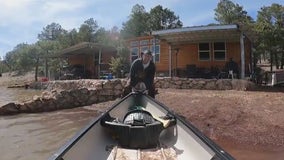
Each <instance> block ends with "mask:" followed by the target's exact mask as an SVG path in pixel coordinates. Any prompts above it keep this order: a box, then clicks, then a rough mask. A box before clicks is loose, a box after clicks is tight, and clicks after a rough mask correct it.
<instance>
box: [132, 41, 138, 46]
mask: <svg viewBox="0 0 284 160" xmlns="http://www.w3.org/2000/svg"><path fill="white" fill-rule="evenodd" d="M138 45H139V42H138V41H132V42H130V47H137V46H138Z"/></svg>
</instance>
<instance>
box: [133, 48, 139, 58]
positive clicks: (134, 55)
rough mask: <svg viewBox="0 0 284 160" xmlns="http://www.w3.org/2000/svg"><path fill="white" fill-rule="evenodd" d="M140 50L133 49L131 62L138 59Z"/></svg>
mask: <svg viewBox="0 0 284 160" xmlns="http://www.w3.org/2000/svg"><path fill="white" fill-rule="evenodd" d="M138 55H139V54H138V48H137V47H135V48H131V61H134V60H135V59H137V58H138Z"/></svg>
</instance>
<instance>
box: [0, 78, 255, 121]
mask: <svg viewBox="0 0 284 160" xmlns="http://www.w3.org/2000/svg"><path fill="white" fill-rule="evenodd" d="M126 82H127V80H126V79H113V80H92V79H81V80H63V81H49V82H34V83H31V84H30V85H29V87H30V88H33V89H43V90H44V91H43V92H42V94H41V96H35V97H33V100H31V101H28V102H25V103H8V104H6V105H4V106H2V107H0V115H13V114H19V113H38V112H48V111H54V110H60V109H68V108H75V107H80V106H86V105H91V104H94V103H100V102H105V101H110V100H114V99H116V98H119V97H120V96H121V94H122V92H123V88H124V87H125V85H126ZM155 86H156V87H157V88H163V89H165V88H172V89H206V90H208V89H209V90H249V89H253V88H255V86H254V84H253V83H251V82H249V81H245V80H230V79H220V80H216V79H188V78H169V77H165V78H156V79H155Z"/></svg>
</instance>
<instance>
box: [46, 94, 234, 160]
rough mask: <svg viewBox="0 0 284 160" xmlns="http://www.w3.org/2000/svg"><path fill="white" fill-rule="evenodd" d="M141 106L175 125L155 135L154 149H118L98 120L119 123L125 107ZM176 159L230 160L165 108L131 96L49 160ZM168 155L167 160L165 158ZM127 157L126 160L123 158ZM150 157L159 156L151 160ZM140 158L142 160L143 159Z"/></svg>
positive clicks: (107, 112)
mask: <svg viewBox="0 0 284 160" xmlns="http://www.w3.org/2000/svg"><path fill="white" fill-rule="evenodd" d="M132 106H143V107H144V108H145V110H147V111H149V112H150V113H151V114H152V115H155V116H157V117H164V116H167V115H169V114H170V115H172V116H174V118H175V125H171V126H170V127H167V128H165V129H163V130H162V131H161V133H160V134H159V144H158V145H157V146H155V147H154V148H153V147H152V148H148V149H147V148H146V149H143V148H141V149H139V148H134V149H133V148H124V147H121V145H119V143H118V141H117V140H116V139H114V138H113V137H112V136H111V135H110V134H109V132H108V130H107V129H106V128H105V127H104V126H102V125H101V120H102V119H103V118H104V117H105V116H106V115H109V116H111V117H115V118H117V119H118V120H119V121H123V119H124V116H125V114H126V113H128V112H129V107H132ZM121 155H123V157H122V159H123V158H124V159H146V158H145V157H149V156H150V157H151V156H152V158H150V159H178V160H180V159H181V160H191V159H192V160H196V159H202V160H203V159H204V160H207V159H208V160H211V159H212V160H213V159H228V160H229V159H234V158H233V157H232V156H231V155H230V154H228V153H227V152H225V151H224V150H223V149H221V148H220V147H219V146H218V145H217V144H215V143H214V142H213V141H212V140H210V139H209V138H208V137H206V136H205V135H204V134H202V133H201V132H200V131H199V130H198V129H197V128H195V127H194V126H193V125H192V124H191V123H189V122H186V121H185V120H184V119H182V118H181V117H179V116H178V115H176V114H175V113H173V112H171V111H170V110H169V109H168V108H167V107H166V106H165V105H163V104H161V103H160V102H158V101H156V100H155V99H152V98H151V97H149V96H147V95H144V94H142V93H131V94H129V95H128V96H126V97H124V98H123V99H122V100H121V101H119V102H118V103H116V104H114V105H113V106H112V107H111V108H110V109H109V110H107V111H106V112H105V113H104V114H102V115H101V116H99V117H97V118H96V119H95V120H94V121H93V122H91V123H90V124H89V125H88V126H87V127H86V128H84V129H83V130H81V131H80V132H79V133H78V134H77V135H76V136H75V137H74V138H73V139H71V140H70V141H69V142H68V143H67V144H66V145H65V146H63V147H62V148H61V149H60V150H59V151H58V152H56V153H55V154H54V155H52V157H50V160H78V159H80V160H94V159H98V160H108V159H119V157H121ZM167 155H170V157H166V156H167ZM127 156H128V158H127ZM153 156H160V157H159V158H153ZM143 157H144V158H143Z"/></svg>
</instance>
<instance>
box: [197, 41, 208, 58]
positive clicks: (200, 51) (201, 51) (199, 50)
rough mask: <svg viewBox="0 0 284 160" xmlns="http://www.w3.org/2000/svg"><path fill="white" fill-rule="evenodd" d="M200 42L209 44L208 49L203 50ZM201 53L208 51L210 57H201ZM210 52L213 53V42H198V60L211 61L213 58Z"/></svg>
mask: <svg viewBox="0 0 284 160" xmlns="http://www.w3.org/2000/svg"><path fill="white" fill-rule="evenodd" d="M200 44H208V50H201V49H200ZM200 53H208V59H201V58H200ZM210 53H211V44H210V43H209V42H202V43H198V60H199V61H210V60H211V54H210Z"/></svg>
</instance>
